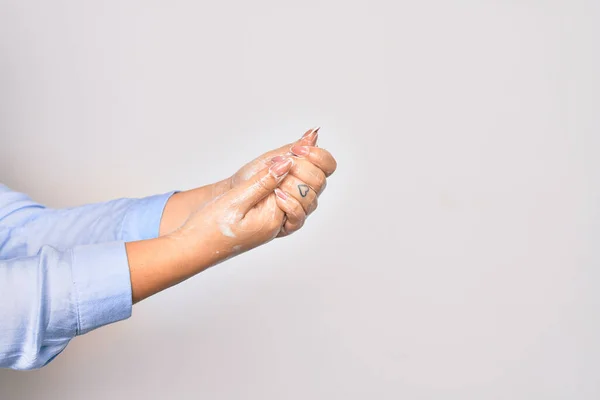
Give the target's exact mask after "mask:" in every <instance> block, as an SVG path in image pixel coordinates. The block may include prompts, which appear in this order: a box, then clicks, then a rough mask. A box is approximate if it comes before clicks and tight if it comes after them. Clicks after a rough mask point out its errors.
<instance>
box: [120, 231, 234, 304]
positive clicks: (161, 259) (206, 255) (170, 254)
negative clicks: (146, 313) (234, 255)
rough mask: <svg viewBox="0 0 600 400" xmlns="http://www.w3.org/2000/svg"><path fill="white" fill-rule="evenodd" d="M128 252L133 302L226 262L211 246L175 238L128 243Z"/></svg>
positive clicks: (126, 245)
mask: <svg viewBox="0 0 600 400" xmlns="http://www.w3.org/2000/svg"><path fill="white" fill-rule="evenodd" d="M213 247H214V246H213ZM125 249H126V251H127V258H128V261H129V272H130V279H131V291H132V300H133V303H137V302H139V301H141V300H143V299H145V298H147V297H150V296H152V295H154V294H156V293H158V292H160V291H162V290H165V289H167V288H169V287H171V286H174V285H176V284H178V283H180V282H182V281H184V280H186V279H188V278H190V277H192V276H194V275H196V274H198V273H199V272H202V271H203V270H205V269H206V268H208V267H210V266H212V265H215V264H217V263H219V262H221V261H223V260H222V257H219V252H215V251H214V249H212V248H211V245H210V243H204V244H199V245H198V244H194V245H190V244H189V243H188V241H187V240H185V239H184V238H182V237H179V236H173V235H165V236H161V237H158V238H156V239H149V240H141V241H137V242H129V243H126V244H125Z"/></svg>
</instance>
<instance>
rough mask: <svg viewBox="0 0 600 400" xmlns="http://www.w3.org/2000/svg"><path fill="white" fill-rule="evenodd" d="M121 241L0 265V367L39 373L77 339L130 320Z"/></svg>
mask: <svg viewBox="0 0 600 400" xmlns="http://www.w3.org/2000/svg"><path fill="white" fill-rule="evenodd" d="M131 307H132V300H131V283H130V276H129V267H128V262H127V254H126V251H125V244H124V242H109V243H102V244H94V245H85V246H77V247H74V248H73V249H70V250H67V251H59V250H57V249H56V248H53V247H51V246H42V248H41V249H40V251H39V252H38V254H36V255H35V256H29V257H21V258H15V259H10V260H3V261H0V367H3V368H13V369H34V368H40V367H42V366H44V365H46V364H47V363H48V362H49V361H51V360H52V359H53V358H54V357H55V356H56V355H58V354H59V353H60V352H61V351H62V350H63V349H64V348H65V347H66V346H67V344H68V343H69V341H70V340H71V339H72V338H73V337H74V336H76V335H78V334H83V333H86V332H89V331H91V330H93V329H95V328H98V327H100V326H103V325H107V324H110V323H113V322H116V321H120V320H122V319H125V318H128V317H129V316H130V315H131Z"/></svg>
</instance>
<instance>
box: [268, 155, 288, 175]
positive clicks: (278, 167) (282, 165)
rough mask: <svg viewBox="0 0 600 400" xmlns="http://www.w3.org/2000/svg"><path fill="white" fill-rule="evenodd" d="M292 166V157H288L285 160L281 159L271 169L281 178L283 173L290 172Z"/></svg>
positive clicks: (272, 172)
mask: <svg viewBox="0 0 600 400" xmlns="http://www.w3.org/2000/svg"><path fill="white" fill-rule="evenodd" d="M291 167H292V159H291V158H286V159H285V160H284V161H279V162H277V163H275V164H274V165H273V166H272V167H271V168H270V169H269V171H270V172H271V174H272V175H273V176H275V177H276V178H280V177H282V176H283V175H285V174H286V173H288V172H289V170H290V168H291Z"/></svg>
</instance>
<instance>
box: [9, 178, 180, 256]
mask: <svg viewBox="0 0 600 400" xmlns="http://www.w3.org/2000/svg"><path fill="white" fill-rule="evenodd" d="M173 193H175V192H168V193H164V194H159V195H154V196H148V197H143V198H122V199H115V200H111V201H107V202H103V203H94V204H86V205H83V206H79V207H73V208H64V209H53V208H46V207H45V206H43V205H41V204H39V203H37V202H35V201H33V200H32V199H30V198H29V197H28V196H27V195H25V194H23V193H19V192H14V191H10V190H9V189H8V188H6V186H2V185H0V259H11V258H16V257H24V256H30V255H34V254H37V252H38V251H39V249H40V248H41V247H42V246H45V245H49V246H52V247H54V248H56V249H58V250H67V249H70V248H72V247H74V246H79V245H87V244H96V243H105V242H111V241H125V242H130V241H135V240H144V239H151V238H154V237H157V236H158V232H159V227H160V221H161V218H162V214H163V210H164V208H165V205H166V203H167V201H168V200H169V198H170V197H171V196H172V195H173Z"/></svg>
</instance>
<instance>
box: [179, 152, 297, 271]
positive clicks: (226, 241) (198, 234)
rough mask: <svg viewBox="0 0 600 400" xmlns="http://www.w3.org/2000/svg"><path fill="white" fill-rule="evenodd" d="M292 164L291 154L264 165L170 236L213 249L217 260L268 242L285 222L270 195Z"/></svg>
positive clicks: (281, 212) (197, 247)
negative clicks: (267, 165)
mask: <svg viewBox="0 0 600 400" xmlns="http://www.w3.org/2000/svg"><path fill="white" fill-rule="evenodd" d="M293 164H294V161H293V159H292V158H291V157H282V158H281V159H279V160H277V162H275V163H273V164H272V165H271V166H269V167H265V168H263V169H262V170H261V171H259V172H258V173H256V174H255V175H254V176H252V177H251V178H250V179H248V180H247V181H245V182H244V183H243V184H239V185H238V186H237V187H236V188H233V189H231V190H229V191H227V192H226V193H224V194H223V195H221V196H219V197H217V198H215V199H213V201H211V202H209V203H208V204H206V205H204V206H203V207H201V208H200V209H199V210H198V211H196V212H195V213H193V214H192V215H191V216H190V218H189V219H188V220H187V221H186V223H185V224H183V226H182V227H181V228H180V229H178V230H177V231H175V232H173V233H172V234H171V235H170V236H171V237H173V238H175V239H176V240H181V239H183V240H184V241H185V242H186V243H188V244H189V245H190V246H191V247H190V248H192V249H193V248H196V249H197V250H198V251H201V252H203V251H204V250H205V249H211V250H212V251H213V252H214V256H215V261H222V260H223V259H226V258H228V257H229V256H231V255H235V254H238V253H240V252H242V251H247V250H250V249H252V248H254V247H257V246H259V245H262V244H264V243H267V242H269V241H270V240H272V239H273V238H275V236H277V234H278V233H279V231H280V229H281V226H282V224H283V222H284V213H283V211H281V209H279V207H278V206H277V203H276V201H275V198H274V197H272V196H271V195H272V194H273V191H274V190H275V189H276V188H277V187H278V186H279V185H280V184H281V182H282V181H283V180H284V178H285V177H286V175H287V174H288V173H289V172H290V170H291V168H292V166H293Z"/></svg>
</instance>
